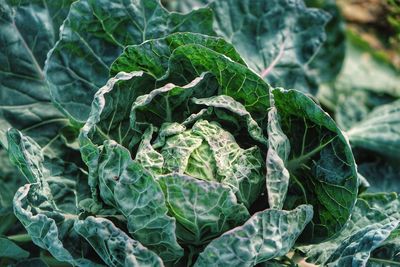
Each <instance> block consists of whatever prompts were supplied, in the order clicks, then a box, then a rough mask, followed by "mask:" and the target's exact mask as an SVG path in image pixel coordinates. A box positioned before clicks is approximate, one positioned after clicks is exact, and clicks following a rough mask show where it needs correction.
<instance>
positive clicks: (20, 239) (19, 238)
mask: <svg viewBox="0 0 400 267" xmlns="http://www.w3.org/2000/svg"><path fill="white" fill-rule="evenodd" d="M7 238H8V239H10V240H12V241H15V242H18V243H26V242H31V241H32V238H31V236H30V235H28V234H19V235H10V236H7Z"/></svg>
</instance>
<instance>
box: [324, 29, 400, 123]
mask: <svg viewBox="0 0 400 267" xmlns="http://www.w3.org/2000/svg"><path fill="white" fill-rule="evenodd" d="M399 77H400V72H399V70H396V69H395V68H394V67H393V66H392V65H391V64H390V63H388V62H387V61H385V60H383V59H382V58H381V57H380V56H379V55H378V53H377V52H376V50H375V49H374V48H372V47H370V45H369V44H368V43H366V42H365V41H364V40H363V39H362V38H361V37H360V36H358V35H357V34H356V33H354V32H352V31H349V30H348V31H347V32H346V57H345V60H344V63H343V67H342V70H341V72H340V73H339V75H338V77H337V79H336V81H335V83H334V84H333V85H328V86H323V87H322V88H321V89H320V91H319V94H318V96H317V97H318V99H319V101H321V103H322V104H323V105H324V106H326V107H328V108H329V109H331V110H332V111H334V112H335V120H336V121H337V122H338V123H339V126H340V127H341V128H342V129H344V130H347V129H349V128H350V127H351V126H352V125H353V124H354V123H356V122H358V121H360V120H361V119H363V117H364V116H365V115H366V114H367V113H368V112H369V111H371V110H372V109H373V108H375V107H377V106H379V105H382V104H387V103H390V102H392V101H394V100H396V99H397V98H399V97H400V78H399Z"/></svg>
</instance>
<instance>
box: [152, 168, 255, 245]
mask: <svg viewBox="0 0 400 267" xmlns="http://www.w3.org/2000/svg"><path fill="white" fill-rule="evenodd" d="M158 181H159V183H160V185H161V187H162V189H163V191H164V194H165V198H166V203H167V206H168V209H169V211H170V214H172V215H173V216H174V217H175V218H176V220H177V222H178V225H177V236H178V238H179V239H180V240H182V241H183V242H184V243H188V244H192V245H202V244H206V243H207V242H209V241H210V240H212V239H213V238H215V237H217V236H218V235H220V234H221V233H223V232H225V231H227V230H229V229H232V228H233V227H235V226H238V225H241V224H242V223H244V222H245V221H246V219H248V218H249V214H248V211H247V210H246V208H245V207H244V206H243V204H239V203H237V200H236V197H235V195H234V194H233V192H232V191H231V190H229V188H228V187H226V186H223V185H221V184H220V183H217V182H211V181H201V180H197V179H195V178H193V177H190V176H186V175H180V174H169V175H164V176H160V177H159V178H158Z"/></svg>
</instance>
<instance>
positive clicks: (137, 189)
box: [98, 141, 183, 261]
mask: <svg viewBox="0 0 400 267" xmlns="http://www.w3.org/2000/svg"><path fill="white" fill-rule="evenodd" d="M98 172H99V187H100V195H101V197H102V199H103V200H104V201H105V202H106V203H107V204H108V205H111V206H114V207H115V208H117V209H118V210H119V211H120V212H121V213H122V214H123V215H124V216H125V217H126V218H127V220H128V230H129V232H130V233H131V234H132V236H133V237H134V238H135V239H137V240H139V241H140V242H141V243H142V244H144V245H145V246H147V247H148V248H150V249H152V250H154V251H156V252H157V254H158V255H160V257H161V258H163V259H164V260H165V261H172V260H176V259H178V258H180V257H181V256H182V255H183V250H182V248H181V247H180V246H179V245H178V243H177V241H176V237H175V219H174V218H171V217H169V216H168V215H167V214H166V213H167V207H166V205H165V199H164V195H163V193H162V191H161V188H160V186H159V185H158V183H157V182H156V181H154V178H153V177H152V176H151V174H150V173H148V172H147V171H146V170H145V169H144V168H143V167H142V166H140V164H138V163H136V162H134V161H132V159H131V154H130V153H129V151H128V150H127V149H126V148H124V147H122V146H121V145H118V144H117V143H116V142H113V141H109V142H105V143H104V151H103V153H102V155H101V160H100V161H99V166H98Z"/></svg>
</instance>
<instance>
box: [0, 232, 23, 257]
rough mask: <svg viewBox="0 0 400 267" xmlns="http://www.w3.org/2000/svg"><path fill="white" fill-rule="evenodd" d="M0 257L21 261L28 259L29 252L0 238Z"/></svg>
mask: <svg viewBox="0 0 400 267" xmlns="http://www.w3.org/2000/svg"><path fill="white" fill-rule="evenodd" d="M0 257H1V258H3V257H4V258H9V259H15V260H17V259H23V258H27V257H29V252H28V251H26V250H24V249H22V248H21V247H19V246H18V245H17V244H15V243H14V242H12V241H11V240H8V239H7V238H2V237H0Z"/></svg>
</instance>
